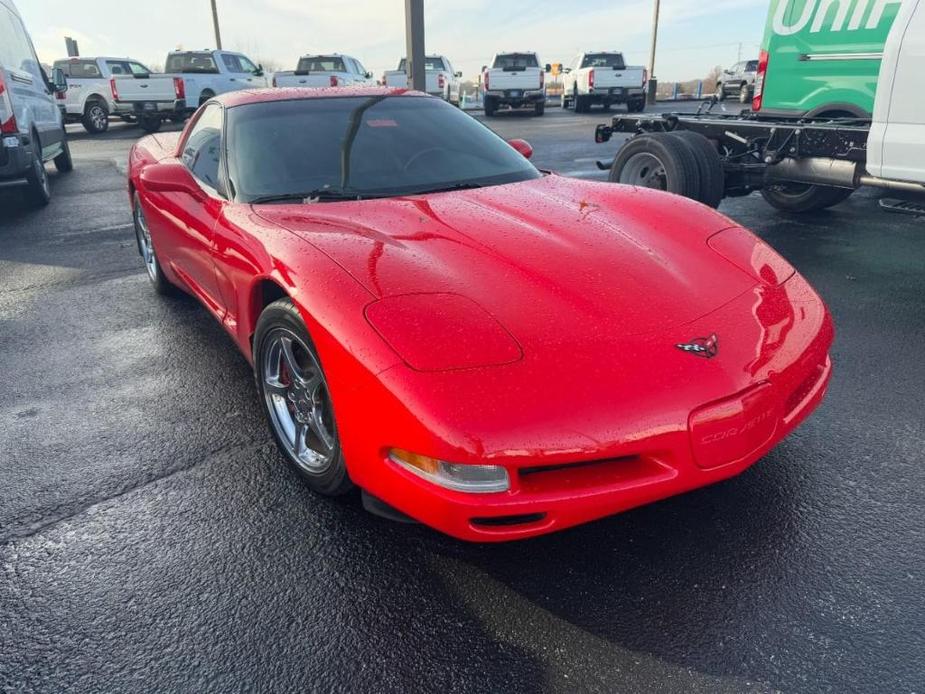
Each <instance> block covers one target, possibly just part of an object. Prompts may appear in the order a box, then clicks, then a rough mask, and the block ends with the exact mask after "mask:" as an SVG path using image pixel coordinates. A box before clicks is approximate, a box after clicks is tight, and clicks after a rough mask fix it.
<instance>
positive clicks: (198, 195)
mask: <svg viewBox="0 0 925 694" xmlns="http://www.w3.org/2000/svg"><path fill="white" fill-rule="evenodd" d="M141 184H142V185H143V186H144V188H145V190H149V191H151V192H152V193H186V194H187V195H189V196H191V197H192V198H193V199H194V200H198V201H202V200H205V198H206V194H205V191H203V190H202V188H200V187H199V184H198V183H196V180H195V179H194V178H193V174H191V173H190V172H189V169H187V168H186V167H185V166H183V164H181V163H179V162H170V163H168V164H152V165H151V166H149V167H147V168H146V169H145V170H144V171H142V172H141Z"/></svg>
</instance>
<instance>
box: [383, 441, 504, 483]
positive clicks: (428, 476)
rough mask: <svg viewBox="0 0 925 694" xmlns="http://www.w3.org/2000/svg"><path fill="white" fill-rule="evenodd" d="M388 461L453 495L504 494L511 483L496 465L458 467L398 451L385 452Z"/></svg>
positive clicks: (397, 449) (454, 464) (424, 456)
mask: <svg viewBox="0 0 925 694" xmlns="http://www.w3.org/2000/svg"><path fill="white" fill-rule="evenodd" d="M389 460H391V461H392V462H393V463H395V464H396V465H399V466H400V467H402V468H404V469H405V470H408V471H409V472H413V473H414V474H415V475H417V476H418V477H422V478H424V479H425V480H427V481H428V482H433V483H434V484H436V485H439V486H441V487H444V488H446V489H452V490H454V491H457V492H469V493H472V494H488V493H492V492H506V491H507V490H508V489H509V488H510V486H511V482H510V479H509V478H508V475H507V470H505V469H504V468H503V467H501V466H500V465H460V464H457V463H447V462H446V461H443V460H437V459H436V458H429V457H428V456H426V455H418V454H417V453H409V452H408V451H403V450H401V449H400V448H393V449H392V450H391V451H389Z"/></svg>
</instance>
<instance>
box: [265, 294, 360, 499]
mask: <svg viewBox="0 0 925 694" xmlns="http://www.w3.org/2000/svg"><path fill="white" fill-rule="evenodd" d="M279 336H286V337H287V338H289V339H291V338H292V337H294V338H295V340H294V341H293V342H292V344H293V347H292V349H291V353H292V354H294V357H295V359H296V360H301V361H300V363H299V367H300V368H305V369H306V370H311V371H312V372H316V373H317V375H318V376H320V378H321V385H320V386H319V389H323V390H324V396H323V397H324V400H325V403H326V406H327V407H328V408H330V410H329V413H330V415H329V418H328V420H327V424H328V426H329V427H330V430H329V431H330V433H332V434H333V442H334V443H333V447H332V453H331V454H330V455H331V459H330V461H325V462H324V463H323V467H319V469H317V470H312V469H310V468H309V467H307V466H306V465H305V464H304V463H301V462H299V459H298V457H297V456H296V455H294V454H293V452H292V447H293V443H292V442H290V441H288V440H284V438H283V436H282V435H281V432H280V429H279V426H278V424H277V421H278V419H277V418H276V417H277V415H275V414H274V412H273V410H272V409H271V408H273V407H274V406H273V405H272V404H271V396H272V393H271V394H270V395H268V393H267V388H269V387H271V386H270V385H269V384H268V383H267V380H268V379H267V378H266V376H265V373H266V369H267V368H268V367H269V366H270V365H271V362H272V361H273V359H274V342H275V341H276V339H277V338H278V337H279ZM296 348H298V349H296ZM303 373H304V372H303ZM254 376H255V381H256V383H257V392H258V393H259V394H260V400H261V402H262V403H263V406H264V407H263V409H264V414H265V415H266V417H267V424H268V425H269V427H270V433H271V434H272V435H273V438H274V440H275V441H276V444H277V446H279V450H280V452H281V453H282V454H283V457H284V458H286V460H287V462H288V463H289V464H290V465H292V467H293V468H294V469H295V470H296V472H298V473H299V475H301V477H302V478H303V479H304V480H305V481H306V483H307V484H308V486H309V487H311V488H312V489H313V490H314V491H316V492H318V493H319V494H324V495H325V496H341V495H343V494H346V493H347V492H349V491H351V490H352V489H353V482H352V481H351V480H350V476H349V475H348V474H347V465H346V463H345V462H344V455H343V450H342V448H341V445H340V438H339V436H338V434H337V425H336V422H335V421H334V415H333V407H331V406H330V395H329V389H328V383H327V378H326V377H325V374H324V369H323V368H322V365H321V360H320V359H319V357H318V352H317V350H316V349H315V346H314V343H313V342H312V339H311V336H310V335H309V334H308V330H307V329H306V327H305V322H304V321H303V320H302V316H301V315H299V311H298V309H297V308H296V307H295V306H294V305H293V304H292V302H291V301H290V300H289V299H288V298H285V299H280V300H278V301H274V302H273V303H272V304H270V305H269V306H267V307H266V308H265V309H264V310H263V313H261V314H260V318H259V319H258V320H257V330H256V332H255V333H254ZM290 380H293V379H292V378H291V377H290ZM287 399H289V398H288V396H287ZM320 399H321V398H319V400H320ZM284 402H285V401H284ZM290 402H291V403H292V404H290ZM290 402H285V407H286V409H287V410H288V411H290V412H292V411H293V410H296V407H297V406H296V402H301V401H300V399H299V398H298V397H297V398H295V401H291V399H290ZM290 416H291V415H290ZM302 421H304V420H302ZM310 431H312V430H311V429H310Z"/></svg>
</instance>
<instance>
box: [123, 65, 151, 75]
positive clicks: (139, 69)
mask: <svg viewBox="0 0 925 694" xmlns="http://www.w3.org/2000/svg"><path fill="white" fill-rule="evenodd" d="M128 69H129V71H130V72H131V73H132V74H133V75H150V74H151V71H150V70H149V69H148V68H146V67H145V66H144V65H142V64H141V63H129V64H128Z"/></svg>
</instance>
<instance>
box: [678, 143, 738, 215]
mask: <svg viewBox="0 0 925 694" xmlns="http://www.w3.org/2000/svg"><path fill="white" fill-rule="evenodd" d="M671 134H672V135H674V136H675V137H677V138H680V139H681V140H683V141H684V142H686V143H687V145H688V146H689V147H690V148H691V151H692V152H693V154H694V158H695V159H696V161H697V166H698V168H699V170H700V195H699V196H698V197H697V199H698V200H699V201H700V202H702V203H703V204H704V205H709V206H710V207H712V208H714V209H715V208H717V207H719V204H720V203H721V202H722V201H723V197H725V193H726V174H725V173H724V172H723V160H722V158H721V157H720V156H719V152H718V151H717V149H716V147H714V146H713V143H711V142H710V141H709V140H708V139H707V138H705V137H704V136H703V135H701V134H700V133H695V132H691V131H690V130H675V131H674V132H672V133H671Z"/></svg>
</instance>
